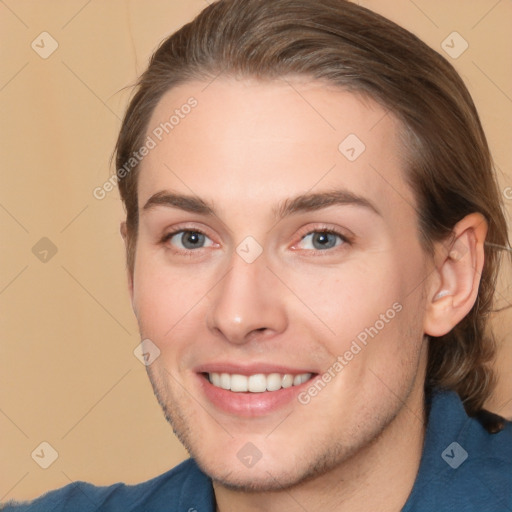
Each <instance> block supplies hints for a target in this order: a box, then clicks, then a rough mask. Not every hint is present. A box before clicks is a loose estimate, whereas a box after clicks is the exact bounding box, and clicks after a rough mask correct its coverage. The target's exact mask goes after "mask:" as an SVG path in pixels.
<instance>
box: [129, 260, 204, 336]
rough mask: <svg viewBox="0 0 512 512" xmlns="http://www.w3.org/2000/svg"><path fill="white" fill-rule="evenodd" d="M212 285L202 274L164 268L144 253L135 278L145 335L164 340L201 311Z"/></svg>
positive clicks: (136, 307) (135, 300)
mask: <svg viewBox="0 0 512 512" xmlns="http://www.w3.org/2000/svg"><path fill="white" fill-rule="evenodd" d="M207 290H208V288H207V286H206V284H205V280H204V278H203V277H202V276H200V275H197V274H196V275H189V274H187V273H185V272H183V271H180V270H179V269H170V268H162V265H160V264H158V263H157V262H155V261H154V259H152V258H151V257H147V255H145V254H144V253H143V252H141V254H140V255H138V259H137V263H136V266H135V272H134V280H133V307H134V310H135V314H136V316H137V320H138V322H139V326H140V330H141V333H142V335H144V336H146V337H148V338H150V339H152V338H155V340H159V341H160V343H162V342H163V341H164V340H165V339H167V338H170V337H171V334H174V333H175V331H176V330H177V328H178V327H179V326H180V324H181V323H183V320H185V319H187V318H188V317H189V316H193V315H195V314H197V310H198V309H200V304H201V301H202V300H203V299H204V296H205V293H206V292H207Z"/></svg>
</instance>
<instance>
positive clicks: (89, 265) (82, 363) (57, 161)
mask: <svg viewBox="0 0 512 512" xmlns="http://www.w3.org/2000/svg"><path fill="white" fill-rule="evenodd" d="M360 3H361V4H362V5H365V6H367V7H370V8H373V9H375V10H376V11H378V12H381V13H382V14H384V15H386V16H388V17H389V18H391V19H393V20H395V21H396V22H398V23H399V24H401V25H403V26H405V27H406V28H408V29H409V30H411V31H412V32H414V33H416V34H417V35H418V36H420V37H421V38H422V39H423V40H424V41H426V42H427V43H428V44H430V45H431V46H432V47H433V48H435V49H436V50H438V51H440V52H441V53H443V50H442V48H441V44H442V42H443V41H444V40H446V38H447V37H448V36H449V35H450V34H451V33H452V32H454V31H456V32H458V33H459V34H460V35H461V36H462V37H463V38H464V40H465V41H467V43H468V44H469V46H468V48H467V50H466V51H465V52H464V53H463V54H462V55H461V56H460V57H458V58H457V59H453V58H451V57H449V56H447V58H448V59H449V60H451V61H452V62H453V63H454V65H455V66H456V68H457V69H458V71H459V72H460V73H461V75H462V77H463V78H464V80H465V82H466V84H467V85H468V87H469V89H470V92H471V93H472V95H473V98H474V100H475V103H476V105H477V107H478V109H479V111H480V114H481V118H482V122H483V124H484V128H485V129H486V132H487V135H488V138H489V142H490V146H491V149H492V152H493V155H494V158H495V161H496V165H497V168H498V171H499V175H500V184H501V189H502V191H503V193H504V195H508V199H506V205H507V209H508V212H509V213H510V212H511V210H512V188H507V187H512V172H511V162H512V154H511V148H510V133H511V131H512V130H511V119H512V99H511V98H512V88H511V77H512V73H511V69H510V62H511V55H512V41H511V35H510V26H511V24H512V3H511V2H510V1H508V0H500V1H498V0H472V1H468V0H414V1H412V0H410V1H409V0H393V1H391V0H388V1H382V0H380V1H378V0H364V1H361V2H360ZM205 6H206V2H205V0H150V1H143V0H135V1H121V0H108V1H100V0H89V1H87V0H73V1H70V0H44V1H38V2H35V1H33V0H32V1H29V0H4V1H1V2H0V30H1V33H2V35H3V41H2V45H1V50H0V52H1V62H2V65H1V69H0V119H1V125H2V128H1V134H0V141H1V153H0V155H1V160H0V162H1V173H2V174H1V176H2V177H1V179H2V182H1V183H2V186H1V189H0V225H1V240H2V242H1V247H2V251H1V266H0V308H1V325H0V328H1V333H2V345H1V347H2V348H1V358H0V359H1V360H0V439H1V446H0V499H1V500H2V501H3V500H7V499H10V498H16V499H27V498H32V497H34V496H36V495H39V494H41V493H43V492H44V491H46V490H48V489H52V488H57V487H61V486H63V485H66V484H68V483H69V482H70V481H75V480H86V481H90V482H93V483H95V484H98V485H105V484H111V483H114V482H117V481H124V482H128V483H136V482H141V481H144V480H147V479H149V478H151V477H154V476H156V475H158V474H161V473H163V472H164V471H166V470H168V469H169V468H171V467H172V466H173V465H175V464H177V463H178V462H180V461H181V460H183V459H184V458H185V457H186V453H185V451H184V449H183V448H182V447H181V445H180V444H179V442H178V441H177V440H176V439H175V437H174V435H173V434H172V430H171V428H170V426H169V425H168V424H167V423H166V421H165V419H164V417H163V414H162V412H161V410H160V407H159V406H158V404H157V402H156V399H155V398H154V396H153V393H152V390H151V387H150V384H149V381H148V380H147V377H146V372H145V368H144V366H143V365H142V364H141V363H140V362H139V361H138V359H136V357H135V356H134V354H133V351H134V349H135V348H136V346H137V344H138V342H139V337H138V332H137V326H136V323H135V319H134V317H133V314H132V311H131V306H130V301H129V296H128V292H127V288H126V278H125V272H124V253H123V245H122V241H121V238H120V236H119V222H120V221H121V219H122V213H123V212H122V207H121V203H120V200H119V197H118V194H117V191H116V190H114V191H112V192H110V193H109V194H107V196H106V198H105V199H103V200H97V199H95V198H94V197H93V190H94V188H95V187H98V186H101V185H102V184H103V183H104V182H105V181H106V180H107V179H108V177H109V176H110V173H111V172H112V169H111V168H110V167H109V158H110V155H111V152H112V149H113V146H114V143H115V139H116V136H117V131H118V129H119V126H120V119H121V117H122V115H123V112H124V109H125V107H126V104H127V101H128V99H129V94H130V89H125V87H126V86H127V85H130V84H132V83H133V82H134V80H135V78H136V77H137V76H138V75H139V74H140V73H141V72H142V71H143V70H144V68H145V67H146V64H147V60H148V58H149V56H150V55H151V53H152V52H153V51H154V49H155V48H156V47H157V45H158V44H159V42H160V41H161V40H162V39H163V38H165V37H166V36H167V35H169V34H170V33H171V32H173V31H174V30H176V29H177V28H179V27H180V26H181V25H182V24H184V23H185V22H187V21H188V20H190V19H191V18H192V17H193V16H194V15H195V14H197V13H198V12H199V11H200V10H201V9H202V8H204V7H205ZM42 32H48V33H49V34H50V35H51V36H52V38H53V39H54V40H55V41H56V42H57V43H58V48H57V50H56V51H55V52H54V53H53V54H52V55H51V56H49V57H48V58H47V59H43V58H42V57H41V56H40V55H39V53H37V52H36V51H35V50H34V49H33V48H32V47H31V44H32V42H33V41H35V44H39V47H37V46H36V48H38V51H39V52H42V51H43V49H42V46H43V45H42V44H41V42H40V41H41V38H42V37H44V38H45V41H46V43H45V48H46V49H48V48H49V44H50V43H49V41H50V40H49V39H48V36H40V34H41V33H42ZM452 37H453V36H452ZM457 41H458V43H457V44H460V42H461V40H458V39H457ZM38 42H39V43H38ZM507 190H508V191H509V192H508V194H507V192H506V191H507ZM509 217H510V215H509ZM42 238H47V239H49V240H50V241H51V244H50V243H49V242H48V241H47V240H43V241H42V242H40V240H41V239H42ZM38 243H39V245H36V244H38ZM34 246H36V249H34V252H35V253H36V254H34V252H33V247H34ZM45 250H46V251H48V253H46V255H44V253H42V252H41V251H45ZM55 250H56V251H57V252H56V253H55V254H53V252H55ZM38 255H39V257H38ZM44 256H45V257H46V259H47V261H41V260H40V258H41V257H44ZM510 282H511V277H510V273H508V277H506V276H505V275H504V277H503V278H502V281H501V284H500V288H499V294H498V299H499V301H498V305H499V306H505V305H507V304H510V303H511V302H512V288H511V286H510ZM511 320H512V315H511V310H509V311H508V312H505V313H501V314H499V315H495V317H494V319H493V322H494V325H495V328H496V331H497V333H498V341H499V343H500V351H499V357H498V362H497V367H498V370H499V372H500V382H499V386H498V389H497V391H496V393H495V395H494V396H493V398H492V400H491V401H490V403H489V404H488V405H489V407H490V408H491V409H492V410H494V411H498V412H500V413H501V414H504V415H506V416H512V370H511V368H512V332H511V331H512V329H511V324H512V321H511ZM205 435H207V433H205ZM43 441H46V442H48V443H50V445H51V446H52V447H53V448H54V449H55V450H56V451H57V452H58V458H57V460H56V461H55V462H54V463H53V464H52V465H51V466H50V467H49V468H48V469H42V468H41V467H39V465H38V464H36V462H35V461H34V460H33V458H32V457H31V454H32V452H33V451H34V450H35V449H36V448H37V447H38V446H39V445H40V443H41V442H43Z"/></svg>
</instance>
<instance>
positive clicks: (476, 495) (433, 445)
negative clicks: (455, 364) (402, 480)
mask: <svg viewBox="0 0 512 512" xmlns="http://www.w3.org/2000/svg"><path fill="white" fill-rule="evenodd" d="M412 510H414V511H417V512H421V511H423V510H437V511H439V512H443V511H452V510H453V511H456V510H466V511H478V512H485V511H489V512H490V511H492V512H499V511H509V510H512V423H510V422H508V421H507V422H505V427H504V429H503V430H502V431H501V432H498V433H495V434H490V433H489V432H487V430H486V429H485V428H484V427H483V426H482V425H481V423H480V422H479V421H478V420H477V419H475V418H470V417H468V416H467V414H466V412H465V410H464V407H463V405H462V402H461V401H460V399H459V398H458V396H457V395H456V394H455V393H451V392H443V391H437V392H436V394H435V396H434V397H433V400H432V408H431V411H430V416H429V421H428V426H427V431H426V437H425V444H424V450H423V456H422V460H421V464H420V469H419V472H418V476H417V479H416V483H415V485H414V488H413V491H412V492H411V495H410V497H409V500H408V502H407V504H406V506H405V507H404V509H403V511H404V512H405V511H412Z"/></svg>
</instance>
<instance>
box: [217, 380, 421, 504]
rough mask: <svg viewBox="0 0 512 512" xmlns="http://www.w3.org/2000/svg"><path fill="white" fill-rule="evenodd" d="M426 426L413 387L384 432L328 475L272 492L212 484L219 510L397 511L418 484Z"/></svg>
mask: <svg viewBox="0 0 512 512" xmlns="http://www.w3.org/2000/svg"><path fill="white" fill-rule="evenodd" d="M425 423H426V422H425V411H424V394H423V387H422V386H421V387H419V386H415V389H413V391H412V392H411V394H410V395H409V397H408V399H407V402H406V403H405V404H404V405H403V407H402V408H401V409H400V411H399V413H398V414H397V416H396V417H395V418H394V420H393V421H392V422H391V423H390V424H389V425H388V426H387V427H386V429H385V430H384V431H383V432H382V433H381V434H380V435H379V436H378V437H377V438H376V439H374V440H373V442H372V443H370V444H369V445H368V446H366V447H365V448H364V449H362V450H360V451H359V452H358V453H356V454H355V455H353V456H352V457H351V458H350V459H348V460H346V461H344V462H343V464H340V465H339V466H338V467H336V468H335V469H333V470H331V471H330V472H329V473H325V474H323V475H321V476H319V477H317V478H315V479H313V480H309V481H307V482H302V483H300V484H298V485H296V486H294V487H292V488H288V489H283V490H282V491H277V492H268V493H243V492H239V491H233V490H230V489H226V488H225V487H222V486H221V485H219V484H216V483H214V490H215V497H216V500H217V512H235V511H236V512H256V511H267V512H273V511H279V512H296V511H297V512H299V511H300V512H303V511H304V510H307V511H308V512H317V511H322V512H324V511H325V510H337V511H340V512H343V511H349V510H350V511H351V512H367V511H373V510H379V511H382V512H397V511H399V510H401V508H402V507H403V506H404V504H405V502H406V501H407V498H408V496H409V493H410V492H411V489H412V487H413V485H414V480H415V478H416V475H417V472H418V468H419V464H420V460H421V454H422V451H423V441H424V437H425Z"/></svg>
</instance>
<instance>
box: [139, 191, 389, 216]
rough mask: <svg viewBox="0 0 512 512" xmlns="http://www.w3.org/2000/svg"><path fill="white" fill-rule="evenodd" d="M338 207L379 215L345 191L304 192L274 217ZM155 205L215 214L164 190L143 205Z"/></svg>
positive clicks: (206, 205)
mask: <svg viewBox="0 0 512 512" xmlns="http://www.w3.org/2000/svg"><path fill="white" fill-rule="evenodd" d="M337 205H352V206H358V207H361V208H366V209H367V210H369V211H371V212H373V213H375V214H377V215H379V216H382V214H381V213H380V211H379V210H378V208H377V207H376V206H375V205H374V204H373V203H372V202H371V201H370V200H369V199H367V198H366V197H363V196H360V195H357V194H354V193H353V192H350V191H349V190H344V189H336V190H332V191H327V192H319V193H306V194H302V195H299V196H297V197H294V198H291V199H286V200H285V201H284V202H282V203H281V204H280V205H278V206H277V207H276V208H274V214H275V216H276V217H277V218H279V219H282V218H284V217H287V216H289V215H293V214H295V213H303V212H308V211H317V210H321V209H322V208H328V207H329V206H337ZM156 206H166V207H170V208H179V209H180V210H184V211H187V212H191V213H198V214H201V215H215V210H214V208H213V206H212V205H211V204H210V203H208V202H207V201H204V200H203V199H201V198H199V197H194V196H189V195H182V194H176V193H173V192H169V191H165V190H163V191H160V192H157V193H156V194H153V195H152V196H151V197H150V198H149V199H148V200H147V202H146V204H145V205H144V206H143V210H145V211H147V210H151V209H152V208H154V207H156Z"/></svg>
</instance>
